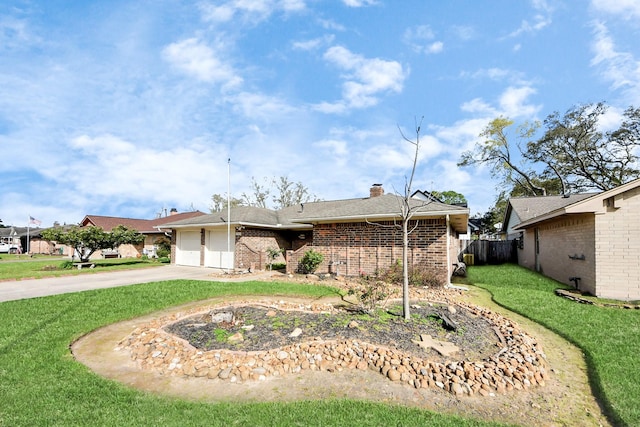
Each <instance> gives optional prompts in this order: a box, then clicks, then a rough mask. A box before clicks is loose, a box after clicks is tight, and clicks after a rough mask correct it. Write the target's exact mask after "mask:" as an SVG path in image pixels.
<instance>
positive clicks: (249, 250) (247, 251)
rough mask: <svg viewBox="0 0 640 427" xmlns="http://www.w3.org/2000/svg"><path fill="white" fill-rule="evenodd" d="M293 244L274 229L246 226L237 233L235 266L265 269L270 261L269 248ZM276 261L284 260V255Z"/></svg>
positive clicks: (285, 246) (285, 247)
mask: <svg viewBox="0 0 640 427" xmlns="http://www.w3.org/2000/svg"><path fill="white" fill-rule="evenodd" d="M290 247H291V244H290V243H289V241H288V240H287V239H286V238H285V236H283V235H282V234H281V233H279V232H277V231H274V230H263V229H254V228H244V229H243V230H241V231H240V232H239V233H236V245H235V251H236V253H235V267H236V268H240V269H247V268H251V269H252V270H264V269H265V267H266V265H267V264H268V263H269V257H268V255H267V252H266V251H267V249H290ZM274 262H284V256H280V257H278V258H276V259H275V261H274Z"/></svg>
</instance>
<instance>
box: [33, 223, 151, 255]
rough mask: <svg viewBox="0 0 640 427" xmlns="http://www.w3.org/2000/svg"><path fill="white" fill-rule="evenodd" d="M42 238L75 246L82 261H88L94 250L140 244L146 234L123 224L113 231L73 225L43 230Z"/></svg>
mask: <svg viewBox="0 0 640 427" xmlns="http://www.w3.org/2000/svg"><path fill="white" fill-rule="evenodd" d="M41 235H42V238H43V239H45V240H48V241H53V242H58V243H61V244H63V245H69V246H71V247H72V248H74V250H75V252H74V253H77V254H78V256H79V257H80V261H81V262H88V261H89V258H90V257H91V255H93V253H94V252H96V251H97V250H101V249H113V248H117V247H118V246H120V245H124V244H134V245H137V244H140V243H142V242H143V241H144V235H143V234H140V233H138V232H137V231H136V230H132V229H129V228H127V227H125V226H123V225H118V226H116V227H114V228H113V229H112V230H111V232H106V231H104V230H103V229H102V228H101V227H94V226H89V227H77V226H76V227H72V228H71V229H69V230H68V231H64V230H63V229H62V228H59V227H54V228H49V229H46V230H42V233H41Z"/></svg>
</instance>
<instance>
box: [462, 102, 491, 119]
mask: <svg viewBox="0 0 640 427" xmlns="http://www.w3.org/2000/svg"><path fill="white" fill-rule="evenodd" d="M460 109H461V110H462V111H464V112H467V113H473V114H478V113H479V114H482V115H495V114H496V110H495V108H493V107H492V106H491V105H490V104H488V103H487V102H485V101H483V100H482V99H480V98H474V99H472V100H471V101H467V102H464V103H463V104H462V106H461V107H460Z"/></svg>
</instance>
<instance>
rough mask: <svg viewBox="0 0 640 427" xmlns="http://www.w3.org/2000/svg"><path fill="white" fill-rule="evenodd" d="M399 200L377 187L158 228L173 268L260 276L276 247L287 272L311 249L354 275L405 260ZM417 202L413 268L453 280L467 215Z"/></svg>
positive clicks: (329, 269)
mask: <svg viewBox="0 0 640 427" xmlns="http://www.w3.org/2000/svg"><path fill="white" fill-rule="evenodd" d="M401 199H402V198H401V197H399V196H397V195H394V194H384V189H383V188H382V186H380V185H374V186H373V187H372V188H371V191H370V194H369V197H364V198H358V199H346V200H334V201H319V202H310V203H304V204H301V205H296V206H290V207H287V208H284V209H281V210H277V211H276V210H271V209H263V208H256V207H239V208H234V209H231V211H230V219H229V220H227V216H228V213H227V212H226V211H223V212H217V213H214V214H210V215H203V216H200V217H197V218H192V219H188V220H184V221H177V222H171V223H168V224H165V225H164V226H162V227H160V229H163V228H165V227H166V228H171V230H172V239H173V240H172V262H173V263H175V264H179V265H191V266H203V267H214V268H227V269H254V270H262V269H264V268H265V266H266V264H267V263H268V261H269V260H268V257H267V250H268V249H278V250H282V251H283V252H284V257H283V258H282V259H281V261H286V265H287V271H288V272H296V271H299V261H300V259H301V258H302V256H303V255H304V253H305V252H306V251H308V250H309V249H313V250H315V251H317V252H321V253H322V254H323V255H324V261H323V263H322V264H321V265H320V267H319V269H318V272H320V273H334V274H340V275H345V276H355V275H358V274H361V273H365V274H371V273H374V272H375V271H376V270H380V269H384V268H388V267H389V266H390V265H392V264H393V263H394V262H397V261H398V260H401V259H402V232H401V230H400V229H399V228H398V226H399V225H400V224H401V223H400V220H401V218H400V214H399V210H400V206H401ZM411 204H412V206H413V207H414V208H415V214H414V216H413V217H412V221H411V226H412V227H414V226H415V230H413V232H412V233H411V234H410V235H409V260H410V261H409V262H410V263H411V264H426V265H428V266H430V267H433V268H434V269H435V270H437V271H438V272H440V274H442V276H443V279H445V280H448V278H449V277H450V276H451V268H452V264H453V263H454V262H455V261H457V257H458V252H459V247H460V246H459V242H458V239H459V235H461V234H464V233H466V232H467V222H468V218H469V209H468V208H466V207H461V206H453V205H447V204H444V203H439V202H432V201H424V200H419V199H411ZM416 221H417V223H416ZM276 261H278V260H276ZM445 276H446V277H445Z"/></svg>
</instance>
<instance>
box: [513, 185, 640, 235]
mask: <svg viewBox="0 0 640 427" xmlns="http://www.w3.org/2000/svg"><path fill="white" fill-rule="evenodd" d="M638 187H640V179H636V180H634V181H631V182H628V183H626V184H622V185H620V186H618V187H616V188H612V189H611V190H607V191H603V192H599V193H584V194H576V195H575V197H573V196H572V197H570V198H569V200H567V202H565V203H558V202H556V203H555V204H554V203H550V204H548V205H547V207H548V209H546V211H544V212H543V211H539V212H537V213H536V215H534V216H531V215H529V216H527V217H525V218H523V217H520V220H521V222H520V223H519V224H518V225H517V226H516V227H514V228H515V229H524V228H528V227H530V226H532V225H534V224H537V223H539V222H541V221H546V220H549V219H553V218H557V217H559V216H563V215H569V214H582V213H596V212H600V211H603V210H604V203H603V202H604V200H605V199H608V198H611V197H615V196H617V195H619V194H622V193H625V192H627V191H629V190H633V189H636V188H638ZM556 197H562V196H556Z"/></svg>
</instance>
